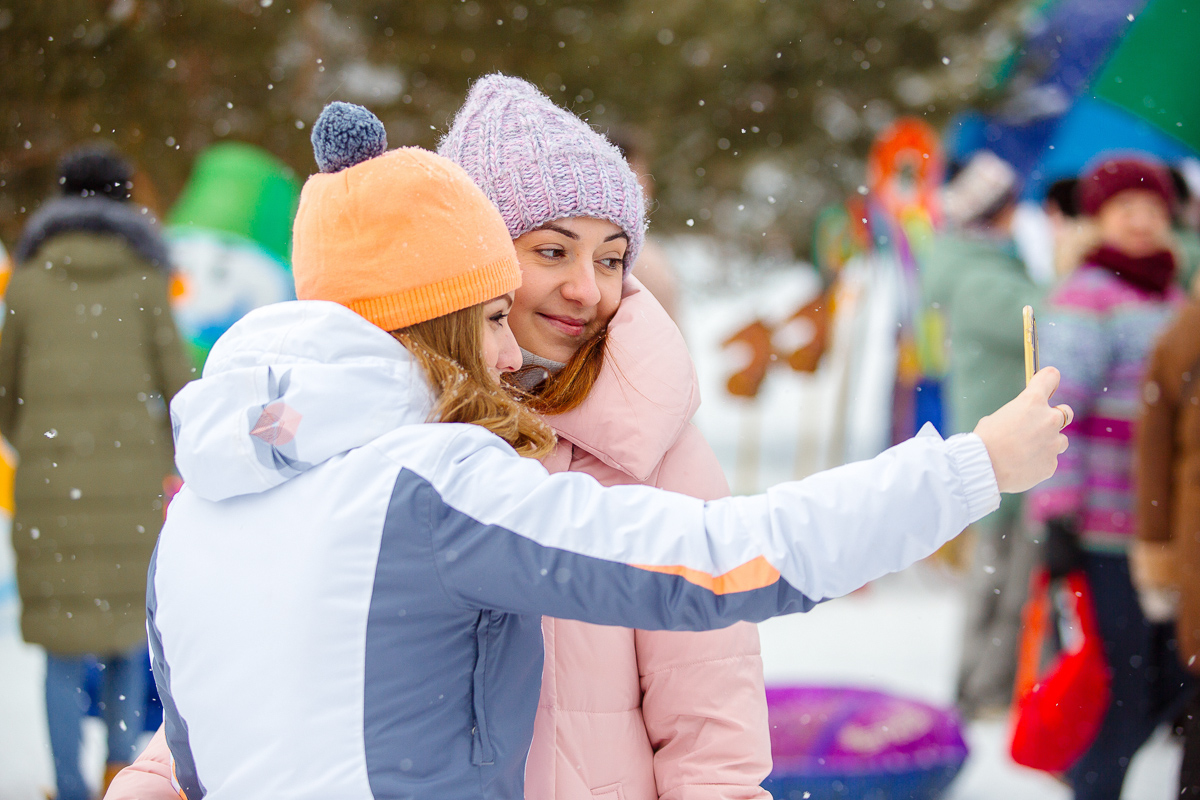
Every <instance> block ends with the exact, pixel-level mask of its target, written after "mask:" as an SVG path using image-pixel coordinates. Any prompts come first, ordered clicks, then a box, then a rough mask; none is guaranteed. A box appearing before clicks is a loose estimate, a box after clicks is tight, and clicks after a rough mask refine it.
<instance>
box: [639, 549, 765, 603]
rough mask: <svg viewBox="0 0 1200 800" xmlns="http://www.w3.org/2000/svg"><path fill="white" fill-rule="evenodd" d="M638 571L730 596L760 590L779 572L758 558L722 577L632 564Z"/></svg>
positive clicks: (699, 572) (689, 570) (692, 570)
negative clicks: (672, 577)
mask: <svg viewBox="0 0 1200 800" xmlns="http://www.w3.org/2000/svg"><path fill="white" fill-rule="evenodd" d="M633 566H635V567H637V568H638V569H644V570H646V571H647V572H660V573H663V574H665V575H678V576H680V577H682V578H683V579H684V580H686V581H687V582H688V583H694V584H696V585H697V586H699V587H701V588H703V589H708V590H709V591H710V592H712V593H713V594H732V593H733V592H749V591H752V590H754V589H762V588H764V587H766V586H770V585H771V584H773V583H776V582H777V581H778V580H779V570H777V569H775V568H774V567H772V566H771V565H770V563H768V562H767V560H766V559H765V558H763V557H762V556H759V557H758V558H756V559H754V560H753V561H747V562H746V563H745V564H742V565H741V566H740V567H734V568H733V569H731V570H729V572H726V573H725V574H724V575H715V576H714V575H709V574H708V573H707V572H701V571H700V570H698V569H691V568H690V567H680V566H675V567H652V566H647V565H645V564H634V565H633Z"/></svg>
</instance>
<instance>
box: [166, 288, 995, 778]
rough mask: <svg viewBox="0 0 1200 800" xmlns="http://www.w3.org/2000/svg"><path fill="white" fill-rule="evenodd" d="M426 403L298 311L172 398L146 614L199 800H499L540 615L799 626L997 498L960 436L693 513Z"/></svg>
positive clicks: (632, 623) (410, 381)
mask: <svg viewBox="0 0 1200 800" xmlns="http://www.w3.org/2000/svg"><path fill="white" fill-rule="evenodd" d="M430 408H431V399H430V392H429V389H428V388H427V386H426V383H425V380H424V377H423V375H422V373H421V372H420V370H419V368H418V367H417V366H416V364H415V363H414V361H413V360H412V359H411V357H410V356H409V354H408V352H407V351H406V350H405V349H404V348H403V347H402V346H401V345H400V344H399V343H398V342H396V340H395V339H393V338H392V337H391V336H389V335H388V334H387V333H385V332H383V331H381V330H379V329H378V328H376V327H374V326H372V325H371V324H370V323H368V322H367V321H365V320H364V319H362V318H361V317H359V316H357V315H355V314H354V313H352V312H350V311H348V310H346V309H344V308H342V307H341V306H338V305H335V304H332V303H323V302H313V301H307V302H292V303H281V304H278V305H274V306H267V307H265V308H261V309H258V310H257V311H253V312H251V313H250V314H249V315H247V316H246V317H245V318H244V319H243V320H242V321H240V322H238V323H237V324H236V325H234V326H233V327H232V328H231V329H230V330H229V331H228V332H227V333H226V334H225V336H223V337H222V338H221V340H220V341H218V343H217V345H216V347H214V348H213V351H212V354H211V355H210V357H209V360H208V364H207V366H206V367H205V370H204V377H203V378H202V379H201V380H198V381H195V382H194V383H192V384H190V385H189V386H188V387H186V388H185V389H184V390H183V391H182V392H180V394H179V395H178V396H177V397H176V399H175V401H174V402H173V403H172V405H171V415H172V422H173V424H174V429H175V437H176V453H177V462H178V466H179V469H180V473H181V474H182V476H183V478H184V481H185V483H186V485H185V488H184V489H183V491H182V492H181V493H180V494H179V495H178V496H177V497H176V498H175V500H174V502H173V503H172V505H171V509H170V514H169V516H168V519H167V522H166V525H165V526H164V528H163V532H162V535H161V537H160V539H159V544H158V549H157V551H156V555H155V559H154V562H153V564H152V566H151V571H150V582H149V589H148V592H147V611H148V627H149V631H150V639H151V647H152V650H153V655H154V671H155V678H156V680H157V683H158V687H159V691H160V694H161V696H162V699H163V705H164V710H165V716H166V723H165V724H166V734H167V741H168V744H169V745H170V748H171V752H172V754H173V758H174V762H175V768H174V772H175V776H176V778H177V782H178V784H179V786H180V788H181V789H182V790H183V792H185V793H186V796H187V797H188V798H190V799H191V800H198V798H200V797H205V796H209V797H212V798H264V797H292V798H328V797H338V798H345V799H347V800H352V799H353V798H372V797H373V798H396V799H397V800H398V799H399V798H431V799H432V798H436V799H437V800H454V798H513V800H519V798H521V796H522V772H523V767H524V762H525V757H526V753H527V751H528V748H529V742H530V737H531V733H532V730H533V720H534V712H535V709H536V705H537V698H538V688H539V683H540V679H541V665H542V644H541V629H540V625H539V619H540V617H541V615H543V614H547V615H551V616H555V617H560V618H571V619H578V620H583V621H587V622H594V623H600V624H606V625H621V626H625V627H634V628H642V629H681V630H682V629H686V630H703V629H711V628H718V627H722V626H725V625H729V624H731V623H732V622H735V621H737V620H752V621H755V620H762V619H766V618H767V617H770V616H774V615H777V614H783V613H788V612H792V611H802V610H807V609H808V608H810V607H812V605H813V604H814V603H815V602H817V601H819V600H821V599H824V598H831V597H837V596H839V595H842V594H845V593H847V592H849V591H852V590H854V589H856V588H858V587H859V586H861V585H862V584H864V583H865V582H867V581H869V580H872V579H873V578H876V577H879V576H880V575H883V574H884V573H887V572H890V571H894V570H898V569H902V568H904V567H905V566H907V565H909V564H911V563H912V562H914V561H916V560H918V559H920V558H923V557H925V556H927V555H929V554H930V553H932V552H933V551H934V550H936V549H937V548H938V547H939V546H940V545H941V544H942V543H943V542H945V541H947V540H948V539H950V538H952V537H953V536H955V535H956V534H957V533H958V532H959V531H961V530H962V529H963V528H964V527H966V526H967V524H969V523H970V522H972V521H973V520H975V519H978V518H979V517H982V516H983V515H984V514H986V513H988V512H989V511H991V510H993V509H994V508H995V507H996V506H997V504H998V501H999V496H998V494H997V489H996V482H995V478H994V476H993V474H992V469H991V462H990V460H989V458H988V455H987V451H986V450H985V448H984V446H983V443H982V442H981V441H980V440H979V439H978V438H977V437H975V436H973V435H963V436H956V437H953V438H951V439H949V440H946V441H943V440H942V439H940V438H939V437H938V436H936V434H933V435H924V436H918V437H917V438H916V439H913V440H911V441H909V442H905V443H904V444H901V445H899V446H897V447H894V448H892V449H891V450H889V451H887V452H886V453H884V454H882V455H880V456H879V457H878V458H875V459H873V460H872V461H868V462H864V463H860V464H852V465H849V466H845V467H841V468H839V469H836V470H830V471H829V472H825V473H822V474H820V475H816V476H813V477H811V478H809V479H807V480H804V481H800V482H797V483H788V484H783V485H781V486H777V487H775V488H774V489H772V490H770V491H769V492H767V493H766V494H764V495H759V496H755V497H735V498H726V499H722V500H715V501H711V502H704V501H702V500H698V499H695V498H691V497H686V496H684V495H678V494H672V493H669V492H664V491H660V490H656V489H652V488H648V487H644V486H619V487H612V488H604V487H602V486H600V484H598V483H597V482H596V481H595V480H594V479H593V478H591V477H589V476H587V475H583V474H580V473H575V472H565V473H559V474H556V475H549V474H547V472H546V470H545V469H544V468H543V467H542V466H541V465H540V464H539V463H538V462H536V461H533V460H530V459H523V458H520V457H518V456H517V455H516V453H515V452H514V451H513V450H512V449H511V448H510V447H509V446H508V445H507V444H506V443H504V442H503V441H501V440H500V439H499V438H497V437H496V436H494V435H492V434H491V433H489V432H487V431H485V430H484V429H482V428H479V427H476V426H473V425H451V424H431V423H428V422H427V421H426V420H427V417H428V415H429V412H430ZM648 530H652V531H653V533H654V535H653V536H649V535H646V531H648Z"/></svg>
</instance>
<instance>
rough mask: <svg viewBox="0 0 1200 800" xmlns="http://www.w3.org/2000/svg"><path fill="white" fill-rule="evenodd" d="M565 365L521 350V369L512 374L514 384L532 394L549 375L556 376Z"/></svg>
mask: <svg viewBox="0 0 1200 800" xmlns="http://www.w3.org/2000/svg"><path fill="white" fill-rule="evenodd" d="M565 366H566V364H564V363H562V362H560V361H551V360H550V359H548V358H542V357H541V356H539V355H537V354H536V353H531V352H529V351H528V350H526V349H525V348H524V347H522V348H521V368H520V369H519V370H517V372H516V373H515V374H514V376H513V377H514V378H515V379H516V383H517V385H518V386H520V387H521V388H522V389H524V390H525V391H527V392H532V391H533V390H534V389H536V388H537V387H539V386H541V385H542V384H543V383H545V382H546V379H548V378H549V377H550V376H551V375H557V374H558V373H559V372H561V371H562V368H563V367H565Z"/></svg>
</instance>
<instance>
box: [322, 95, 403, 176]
mask: <svg viewBox="0 0 1200 800" xmlns="http://www.w3.org/2000/svg"><path fill="white" fill-rule="evenodd" d="M312 145H313V155H314V156H315V157H316V159H317V166H318V167H320V168H321V172H329V173H332V172H341V171H342V170H344V169H346V168H347V167H353V166H354V165H355V164H361V163H362V162H364V161H367V160H369V159H372V158H375V157H376V156H381V155H383V154H384V153H385V152H386V151H387V131H385V130H384V129H383V123H382V122H380V121H379V117H377V116H375V115H374V114H372V113H371V112H370V111H368V110H367V109H365V108H363V107H362V106H356V105H354V104H353V103H343V102H341V101H335V102H333V103H330V104H329V105H327V106H325V110H324V111H322V112H321V116H319V117H317V121H316V123H315V124H314V125H313V129H312Z"/></svg>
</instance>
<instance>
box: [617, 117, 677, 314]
mask: <svg viewBox="0 0 1200 800" xmlns="http://www.w3.org/2000/svg"><path fill="white" fill-rule="evenodd" d="M608 138H609V141H611V142H612V143H613V144H614V145H616V147H617V149H618V150H619V151H621V155H623V156H624V157H625V160H626V161H627V162H628V163H629V168H630V169H632V170H633V174H634V175H637V179H638V184H640V185H641V187H642V194H643V196H644V197H645V198H646V210H647V215H649V214H650V213H653V211H654V206H655V202H656V201H655V199H654V195H655V192H656V188H655V185H654V176H653V175H651V174H650V155H649V152H648V148H647V146H646V140H645V135H644V134H643V133H641V132H640V131H638V130H635V129H633V128H618V129H616V130H613V131H609V134H608ZM632 274H633V276H634V277H635V278H637V279H638V280H639V281H641V282H642V285H643V286H645V287H646V288H647V289H649V290H650V294H652V295H654V299H656V300H658V302H659V304H660V305H662V307H663V308H664V309H666V312H667V314H669V315H670V317H671V319H672V320H674V321H675V324H676V325H681V319H680V316H679V313H680V307H679V273H678V272H676V270H675V265H674V264H672V263H671V259H670V257H669V256H668V255H667V251H666V249H664V248H663V246H662V245H661V244H660V243H659V242H658V237H656V236H654V235H652V234H649V233H647V234H646V241H645V243H644V244H643V245H642V251H641V253H640V254H639V255H638V260H637V263H636V264H634V265H633V273H632Z"/></svg>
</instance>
